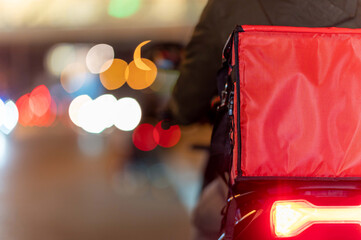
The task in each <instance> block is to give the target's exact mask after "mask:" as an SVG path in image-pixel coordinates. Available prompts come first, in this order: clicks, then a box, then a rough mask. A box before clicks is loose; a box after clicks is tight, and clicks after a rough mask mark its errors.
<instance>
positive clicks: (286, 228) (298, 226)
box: [271, 200, 361, 238]
mask: <svg viewBox="0 0 361 240" xmlns="http://www.w3.org/2000/svg"><path fill="white" fill-rule="evenodd" d="M342 223H348V224H350V223H351V224H352V223H354V224H361V206H315V205H313V204H311V203H309V202H308V201H305V200H293V201H276V202H274V203H273V206H272V208H271V227H272V229H273V233H274V234H275V235H276V236H277V237H279V238H285V237H294V236H297V235H298V234H300V233H301V232H303V231H304V230H305V229H307V228H309V227H310V226H312V225H313V224H342Z"/></svg>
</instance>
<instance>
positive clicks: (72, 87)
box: [60, 62, 88, 93]
mask: <svg viewBox="0 0 361 240" xmlns="http://www.w3.org/2000/svg"><path fill="white" fill-rule="evenodd" d="M87 75H88V72H87V70H86V68H85V66H84V65H83V64H81V63H77V62H75V63H71V64H69V65H67V66H66V67H65V68H64V70H63V71H62V72H61V75H60V83H61V85H62V86H63V88H64V89H65V91H67V92H68V93H73V92H76V91H78V90H79V89H80V88H81V87H82V86H83V84H84V83H85V81H86V80H87Z"/></svg>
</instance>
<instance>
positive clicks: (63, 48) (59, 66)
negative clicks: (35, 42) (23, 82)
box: [45, 43, 76, 76]
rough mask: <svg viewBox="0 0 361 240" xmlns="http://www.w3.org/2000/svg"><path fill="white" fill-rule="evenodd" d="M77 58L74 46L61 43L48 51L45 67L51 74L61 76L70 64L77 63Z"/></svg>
mask: <svg viewBox="0 0 361 240" xmlns="http://www.w3.org/2000/svg"><path fill="white" fill-rule="evenodd" d="M75 57H76V55H75V48H74V46H73V45H71V44H66V43H60V44H57V45H55V46H53V47H52V48H51V49H50V50H49V51H48V53H47V55H46V59H45V65H46V68H47V69H48V71H49V72H50V73H51V74H53V75H55V76H59V75H60V74H61V72H62V71H63V69H64V68H65V67H66V66H67V65H68V64H70V63H72V62H74V61H75Z"/></svg>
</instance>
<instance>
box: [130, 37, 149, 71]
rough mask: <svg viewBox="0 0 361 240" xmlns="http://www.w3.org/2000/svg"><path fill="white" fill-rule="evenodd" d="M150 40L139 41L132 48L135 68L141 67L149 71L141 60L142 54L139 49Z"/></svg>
mask: <svg viewBox="0 0 361 240" xmlns="http://www.w3.org/2000/svg"><path fill="white" fill-rule="evenodd" d="M149 42H150V40H147V41H144V42H142V43H140V44H139V45H138V46H137V47H136V48H135V50H134V54H133V59H134V63H135V65H136V66H137V68H139V69H142V70H146V71H149V70H150V68H149V67H148V66H147V65H146V64H145V63H144V62H143V61H142V54H141V49H142V47H143V46H144V45H146V44H147V43H149Z"/></svg>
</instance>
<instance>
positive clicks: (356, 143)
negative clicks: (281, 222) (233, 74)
mask: <svg viewBox="0 0 361 240" xmlns="http://www.w3.org/2000/svg"><path fill="white" fill-rule="evenodd" d="M244 29H245V32H241V33H238V34H239V48H238V51H239V70H240V85H241V86H240V90H239V91H240V99H241V119H240V121H241V133H242V134H241V144H242V146H241V168H242V175H243V176H288V177H361V30H350V29H336V28H324V29H320V28H317V29H308V28H290V27H274V26H273V27H265V26H261V27H258V28H257V27H254V26H245V27H244ZM236 146H237V145H236Z"/></svg>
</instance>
